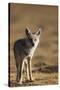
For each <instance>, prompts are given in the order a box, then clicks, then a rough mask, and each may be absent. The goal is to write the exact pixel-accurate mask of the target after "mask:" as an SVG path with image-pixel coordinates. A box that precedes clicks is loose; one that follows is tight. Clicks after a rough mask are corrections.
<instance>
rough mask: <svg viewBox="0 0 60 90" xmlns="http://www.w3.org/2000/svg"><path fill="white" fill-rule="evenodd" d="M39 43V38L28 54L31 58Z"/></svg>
mask: <svg viewBox="0 0 60 90" xmlns="http://www.w3.org/2000/svg"><path fill="white" fill-rule="evenodd" d="M38 43H39V40H38V41H36V42H35V45H34V47H33V48H32V49H31V50H30V53H29V55H28V56H30V57H31V58H32V57H33V54H34V51H35V50H36V48H37V46H38Z"/></svg>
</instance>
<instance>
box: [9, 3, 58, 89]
mask: <svg viewBox="0 0 60 90" xmlns="http://www.w3.org/2000/svg"><path fill="white" fill-rule="evenodd" d="M57 12H58V7H57V6H39V5H38V6H37V5H36V6H35V5H34V6H33V5H24V4H11V6H10V42H9V43H10V55H9V56H10V86H12V87H13V86H20V85H18V84H17V83H15V78H16V66H15V58H14V53H13V45H14V42H15V41H16V40H18V39H20V38H23V37H25V28H26V26H28V27H29V28H30V29H31V31H32V32H35V31H37V30H38V28H39V27H40V26H42V27H43V30H42V33H41V38H40V43H39V45H38V48H37V50H36V52H35V54H34V57H33V59H32V69H33V68H34V69H33V77H34V78H35V79H34V82H27V81H25V82H23V85H24V86H26V85H48V84H49V85H50V84H57V83H58V13H57ZM36 68H38V69H36ZM24 77H26V75H24ZM25 79H26V78H25ZM23 81H24V80H23Z"/></svg>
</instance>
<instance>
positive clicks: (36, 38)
mask: <svg viewBox="0 0 60 90" xmlns="http://www.w3.org/2000/svg"><path fill="white" fill-rule="evenodd" d="M25 32H26V35H27V38H28V39H29V40H30V41H31V43H32V45H33V46H34V45H37V44H38V43H39V38H40V35H41V28H39V30H38V31H37V32H34V33H32V32H31V31H30V29H29V28H26V31H25Z"/></svg>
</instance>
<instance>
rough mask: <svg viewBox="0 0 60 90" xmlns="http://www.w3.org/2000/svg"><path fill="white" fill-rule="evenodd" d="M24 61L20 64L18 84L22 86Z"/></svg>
mask: <svg viewBox="0 0 60 90" xmlns="http://www.w3.org/2000/svg"><path fill="white" fill-rule="evenodd" d="M23 68H24V61H21V63H20V72H19V84H22V78H23Z"/></svg>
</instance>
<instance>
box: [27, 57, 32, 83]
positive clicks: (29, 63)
mask: <svg viewBox="0 0 60 90" xmlns="http://www.w3.org/2000/svg"><path fill="white" fill-rule="evenodd" d="M28 69H29V78H30V81H33V77H32V65H31V59H30V57H28Z"/></svg>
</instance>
